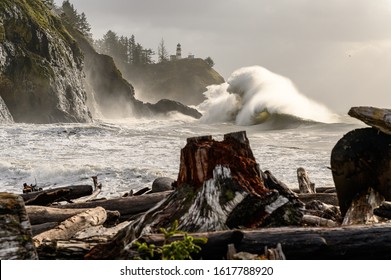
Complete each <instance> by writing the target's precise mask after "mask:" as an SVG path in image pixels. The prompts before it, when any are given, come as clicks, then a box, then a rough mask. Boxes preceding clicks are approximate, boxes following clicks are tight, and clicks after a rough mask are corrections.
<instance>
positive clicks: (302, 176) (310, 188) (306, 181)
mask: <svg viewBox="0 0 391 280" xmlns="http://www.w3.org/2000/svg"><path fill="white" fill-rule="evenodd" d="M297 180H298V182H299V190H300V193H315V192H316V191H315V183H312V182H311V180H310V177H309V176H308V173H307V171H306V170H305V169H304V168H303V167H299V168H298V169H297Z"/></svg>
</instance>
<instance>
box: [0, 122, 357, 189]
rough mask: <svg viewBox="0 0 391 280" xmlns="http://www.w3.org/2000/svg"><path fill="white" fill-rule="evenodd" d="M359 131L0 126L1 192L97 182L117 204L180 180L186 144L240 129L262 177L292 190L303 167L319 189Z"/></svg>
mask: <svg viewBox="0 0 391 280" xmlns="http://www.w3.org/2000/svg"><path fill="white" fill-rule="evenodd" d="M358 126H359V125H358V124H353V123H335V124H322V123H313V124H302V125H298V126H296V127H294V128H288V129H274V130H271V129H270V128H269V127H268V128H266V129H265V128H264V127H263V126H262V125H253V126H245V127H244V126H238V125H236V124H232V123H218V124H205V123H202V121H200V120H194V119H191V118H187V117H183V116H179V115H173V116H171V117H169V118H156V119H122V120H116V121H110V122H109V121H102V120H97V121H95V122H94V123H91V124H49V125H36V124H2V125H0V145H1V150H0V191H7V192H13V193H21V192H22V185H23V183H24V182H26V183H37V184H38V185H39V186H40V187H43V188H44V189H46V188H53V187H58V186H66V185H72V184H92V180H91V176H93V175H98V180H99V181H100V182H101V183H102V184H103V191H102V194H101V196H104V197H117V196H121V195H122V194H123V193H125V192H127V191H129V190H130V189H139V188H142V187H145V186H151V184H152V182H153V180H154V179H155V178H157V177H160V176H167V177H171V178H173V179H176V178H177V175H178V170H179V161H180V150H181V148H183V147H184V146H185V144H186V138H188V137H194V136H200V135H212V136H213V137H214V138H215V139H217V140H222V138H223V135H224V134H225V133H229V132H234V131H241V130H245V131H246V132H247V136H248V138H249V140H250V145H251V148H252V150H253V153H254V156H255V158H256V160H257V162H258V163H259V165H260V167H261V169H262V170H270V171H271V172H272V173H273V174H274V175H275V176H276V177H277V178H278V179H279V180H281V181H283V182H284V183H286V184H287V185H288V186H290V187H292V188H295V187H297V186H298V185H297V184H298V183H297V178H296V169H297V168H298V167H304V168H305V169H306V170H307V171H308V172H309V176H310V178H311V180H312V181H313V182H314V183H315V184H316V186H331V185H333V181H332V177H331V172H330V170H329V169H328V168H327V167H328V166H329V161H330V152H331V149H332V147H333V146H334V145H335V143H336V142H337V141H338V139H340V138H341V137H342V136H343V135H344V134H345V133H347V132H348V131H350V130H352V129H355V128H357V127H358Z"/></svg>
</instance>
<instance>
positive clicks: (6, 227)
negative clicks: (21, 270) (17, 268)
mask: <svg viewBox="0 0 391 280" xmlns="http://www.w3.org/2000/svg"><path fill="white" fill-rule="evenodd" d="M37 258H38V255H37V252H36V250H35V247H34V244H33V242H32V234H31V226H30V222H29V219H28V216H27V213H26V210H25V208H24V201H23V199H22V198H21V196H18V195H14V194H9V193H0V260H10V259H30V260H31V259H37Z"/></svg>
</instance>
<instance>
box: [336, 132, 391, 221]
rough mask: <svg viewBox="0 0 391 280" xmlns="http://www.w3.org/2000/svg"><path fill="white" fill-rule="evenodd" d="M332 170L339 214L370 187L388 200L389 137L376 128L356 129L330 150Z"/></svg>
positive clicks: (390, 193)
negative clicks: (339, 209)
mask: <svg viewBox="0 0 391 280" xmlns="http://www.w3.org/2000/svg"><path fill="white" fill-rule="evenodd" d="M330 163H331V169H332V175H333V179H334V183H335V188H336V190H337V196H338V200H339V205H340V208H341V214H342V215H343V216H344V215H345V214H346V212H347V210H348V209H349V207H350V205H351V203H352V200H353V198H354V197H355V196H356V195H358V194H360V193H363V192H366V191H367V190H368V189H369V188H373V189H374V190H375V191H377V192H379V193H380V194H381V195H382V196H383V197H384V198H385V199H386V200H391V136H390V135H387V134H384V133H382V132H380V131H379V130H378V129H375V128H363V129H356V130H353V131H351V132H349V133H348V134H346V135H345V136H344V137H342V138H341V139H340V140H339V141H338V142H337V144H336V145H335V146H334V148H333V150H332V152H331V160H330Z"/></svg>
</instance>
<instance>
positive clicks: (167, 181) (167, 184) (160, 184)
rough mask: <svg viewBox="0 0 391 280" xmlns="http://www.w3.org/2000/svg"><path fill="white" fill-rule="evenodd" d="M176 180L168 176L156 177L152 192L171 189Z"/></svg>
mask: <svg viewBox="0 0 391 280" xmlns="http://www.w3.org/2000/svg"><path fill="white" fill-rule="evenodd" d="M174 182H175V180H174V179H171V178H168V177H159V178H156V179H155V180H154V181H153V183H152V190H151V193H156V192H165V191H171V190H172V189H173V188H174V187H173V184H174Z"/></svg>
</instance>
